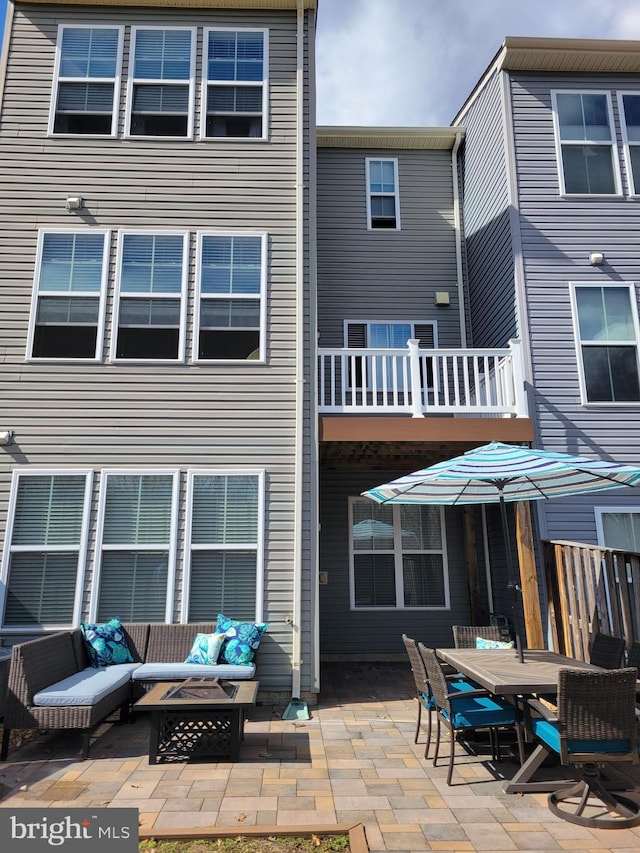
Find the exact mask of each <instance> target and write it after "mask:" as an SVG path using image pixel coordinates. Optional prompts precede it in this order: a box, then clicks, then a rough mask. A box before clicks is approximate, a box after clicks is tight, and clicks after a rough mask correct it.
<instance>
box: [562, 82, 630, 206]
mask: <svg viewBox="0 0 640 853" xmlns="http://www.w3.org/2000/svg"><path fill="white" fill-rule="evenodd" d="M552 99H553V106H554V117H555V124H556V140H557V149H558V161H559V165H560V192H561V193H562V194H563V195H617V194H619V193H620V180H619V174H618V162H617V157H616V150H615V146H614V144H613V142H614V136H613V127H614V123H613V115H612V111H611V98H610V96H609V93H608V92H566V91H565V92H552Z"/></svg>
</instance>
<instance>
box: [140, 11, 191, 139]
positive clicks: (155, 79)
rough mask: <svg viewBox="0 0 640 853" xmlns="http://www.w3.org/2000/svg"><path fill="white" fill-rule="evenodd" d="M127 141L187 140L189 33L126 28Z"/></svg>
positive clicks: (153, 28)
mask: <svg viewBox="0 0 640 853" xmlns="http://www.w3.org/2000/svg"><path fill="white" fill-rule="evenodd" d="M129 66H130V71H129V135H130V136H170V137H175V138H181V137H183V138H189V139H190V138H191V137H192V135H193V95H194V80H195V77H194V75H195V30H192V29H162V28H160V27H132V47H131V58H130V62H129Z"/></svg>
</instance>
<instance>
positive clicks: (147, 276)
mask: <svg viewBox="0 0 640 853" xmlns="http://www.w3.org/2000/svg"><path fill="white" fill-rule="evenodd" d="M187 247H188V237H187V235H186V234H184V233H179V234H175V233H170V232H163V233H160V234H150V233H135V232H124V233H122V234H121V235H120V243H119V256H118V260H119V263H118V267H119V280H118V288H117V296H116V300H115V304H116V308H115V317H114V323H113V326H114V335H115V340H114V344H113V346H112V353H113V356H114V358H116V359H142V360H146V359H154V360H155V359H160V360H166V361H176V360H182V359H184V325H185V322H184V314H185V310H184V303H185V292H186V285H187V256H188V250H187Z"/></svg>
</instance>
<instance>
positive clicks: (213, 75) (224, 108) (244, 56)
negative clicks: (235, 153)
mask: <svg viewBox="0 0 640 853" xmlns="http://www.w3.org/2000/svg"><path fill="white" fill-rule="evenodd" d="M204 38H205V51H206V52H205V56H206V72H205V75H206V76H205V87H204V95H203V103H204V104H205V105H206V116H205V119H204V121H203V129H202V136H203V137H205V138H212V137H231V138H247V137H248V138H253V139H265V138H266V135H267V121H266V116H267V96H268V86H267V69H268V61H267V56H268V49H267V31H266V30H227V29H215V30H205V34H204Z"/></svg>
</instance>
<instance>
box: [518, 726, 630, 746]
mask: <svg viewBox="0 0 640 853" xmlns="http://www.w3.org/2000/svg"><path fill="white" fill-rule="evenodd" d="M531 729H532V731H533V733H534V735H536V737H538V738H540V740H541V741H543V742H544V743H546V745H547V746H549V747H551V749H553V750H554V752H558V753H559V752H560V732H559V731H558V725H557V723H550V722H549V720H542V719H536V718H534V719H532V720H531ZM567 749H568V750H569V753H572V752H580V753H582V752H603V753H608V754H609V755H611V754H616V753H625V752H629V741H628V740H567Z"/></svg>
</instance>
